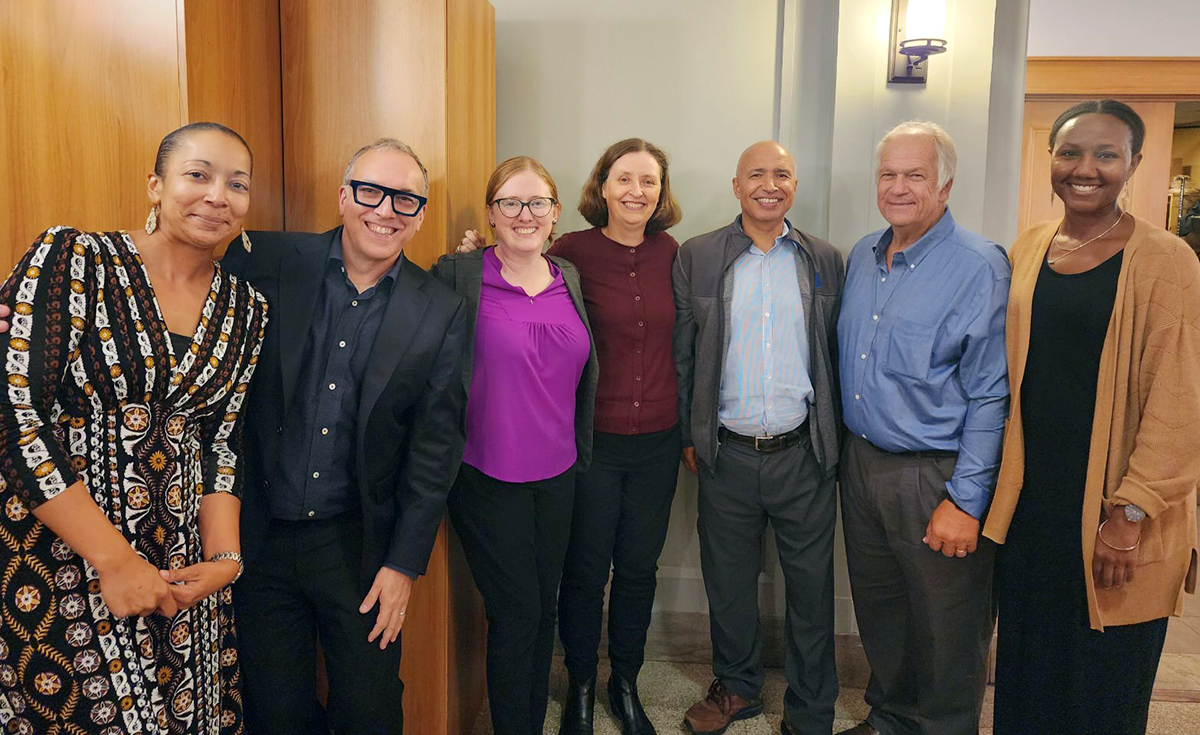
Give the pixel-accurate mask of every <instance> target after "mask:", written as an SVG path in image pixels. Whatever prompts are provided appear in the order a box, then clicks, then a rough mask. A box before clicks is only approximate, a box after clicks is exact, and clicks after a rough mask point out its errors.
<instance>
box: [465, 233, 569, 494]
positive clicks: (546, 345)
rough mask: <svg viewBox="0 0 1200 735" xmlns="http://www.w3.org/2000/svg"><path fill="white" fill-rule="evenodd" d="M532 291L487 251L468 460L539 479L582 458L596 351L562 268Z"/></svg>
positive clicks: (502, 476) (496, 473) (510, 475)
mask: <svg viewBox="0 0 1200 735" xmlns="http://www.w3.org/2000/svg"><path fill="white" fill-rule="evenodd" d="M550 274H551V275H552V276H554V281H553V282H551V284H550V285H549V286H547V287H546V290H544V291H542V292H541V293H539V294H538V295H537V296H532V297H531V296H529V295H528V294H526V293H525V290H524V289H522V288H520V287H519V286H514V285H512V284H511V283H509V282H508V281H505V280H504V277H503V276H501V275H500V260H499V258H497V257H496V253H495V252H494V251H493V249H492V248H489V249H487V250H485V251H484V253H483V285H482V287H481V289H480V292H479V315H478V317H477V319H476V322H475V365H474V367H473V368H472V373H471V395H470V396H469V397H468V398H467V446H466V448H465V450H464V451H463V462H465V463H466V464H469V465H471V466H472V467H474V468H475V469H477V470H479V471H480V472H482V473H484V474H485V475H488V476H489V477H493V478H495V479H497V480H501V481H504V482H534V481H536V480H545V479H548V478H550V477H554V476H556V475H560V474H562V473H563V472H566V471H567V470H568V469H569V468H570V467H571V465H573V464H574V463H575V459H576V449H575V391H576V389H577V388H578V387H579V378H580V376H581V375H582V374H583V368H584V365H586V364H587V359H588V355H589V354H590V352H591V342H590V340H589V339H588V332H587V329H586V328H585V327H584V326H583V321H582V320H581V319H580V318H579V313H578V312H577V311H576V310H575V304H574V303H573V302H572V301H571V294H570V293H569V292H568V291H567V284H566V282H565V281H564V280H563V275H562V271H561V270H560V269H559V268H558V266H556V265H554V263H550Z"/></svg>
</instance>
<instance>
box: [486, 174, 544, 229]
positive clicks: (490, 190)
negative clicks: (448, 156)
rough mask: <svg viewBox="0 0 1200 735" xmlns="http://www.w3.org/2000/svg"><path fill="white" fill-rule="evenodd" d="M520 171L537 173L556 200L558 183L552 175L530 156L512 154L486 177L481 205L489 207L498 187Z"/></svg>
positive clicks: (498, 189)
mask: <svg viewBox="0 0 1200 735" xmlns="http://www.w3.org/2000/svg"><path fill="white" fill-rule="evenodd" d="M522 171H532V172H534V173H535V174H537V175H538V178H540V179H541V180H542V181H545V182H546V186H548V187H550V196H551V197H552V198H553V199H554V201H556V202H557V201H558V184H555V183H554V177H553V176H551V175H550V172H549V171H547V170H546V167H545V166H543V165H542V164H541V162H539V161H538V160H537V159H536V158H533V157H532V156H513V157H512V158H509V159H508V160H506V161H502V162H501V163H500V165H499V166H497V167H496V170H495V171H493V172H492V175H491V176H490V177H489V178H488V182H487V192H486V195H485V196H484V203H483V206H484V207H485V208H488V207H491V206H492V202H493V201H494V200H495V199H496V192H498V191H500V187H502V186H504V184H505V183H506V182H507V181H508V180H509V179H511V178H512V177H514V176H516V175H517V174H519V173H521V172H522ZM550 240H551V241H553V240H554V230H553V228H551V230H550Z"/></svg>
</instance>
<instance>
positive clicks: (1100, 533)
mask: <svg viewBox="0 0 1200 735" xmlns="http://www.w3.org/2000/svg"><path fill="white" fill-rule="evenodd" d="M1105 523H1108V519H1107V518H1105V519H1104V520H1103V521H1100V528H1097V529H1096V536H1097V537H1098V538H1099V539H1100V543H1102V544H1104V545H1105V546H1107V547H1108V548H1110V549H1112V550H1113V551H1133V550H1134V549H1136V548H1137V547H1139V546H1141V545H1142V537H1141V535H1140V534H1139V535H1138V540H1137V543H1136V544H1134V545H1133V546H1130V547H1129V548H1128V549H1122V548H1121V547H1120V546H1113V545H1112V544H1110V543H1108V541H1107V539H1105V538H1104V524H1105Z"/></svg>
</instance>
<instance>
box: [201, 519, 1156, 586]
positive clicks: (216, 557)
mask: <svg viewBox="0 0 1200 735" xmlns="http://www.w3.org/2000/svg"><path fill="white" fill-rule="evenodd" d="M1143 515H1145V514H1143ZM208 560H209V561H226V560H229V561H236V562H237V565H238V570H237V574H235V575H233V579H231V580H229V584H233V583H234V582H236V581H238V580H239V579H241V578H242V572H244V571H246V565H245V564H243V563H242V555H241V554H239V553H238V552H236V551H222V552H220V553H219V554H213V555H212V556H210V557H208Z"/></svg>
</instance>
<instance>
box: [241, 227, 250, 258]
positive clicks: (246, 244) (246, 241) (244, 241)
mask: <svg viewBox="0 0 1200 735" xmlns="http://www.w3.org/2000/svg"><path fill="white" fill-rule="evenodd" d="M242 247H243V248H245V249H246V252H247V253H248V252H250V236H249V235H247V234H246V228H245V227H243V228H242Z"/></svg>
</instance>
